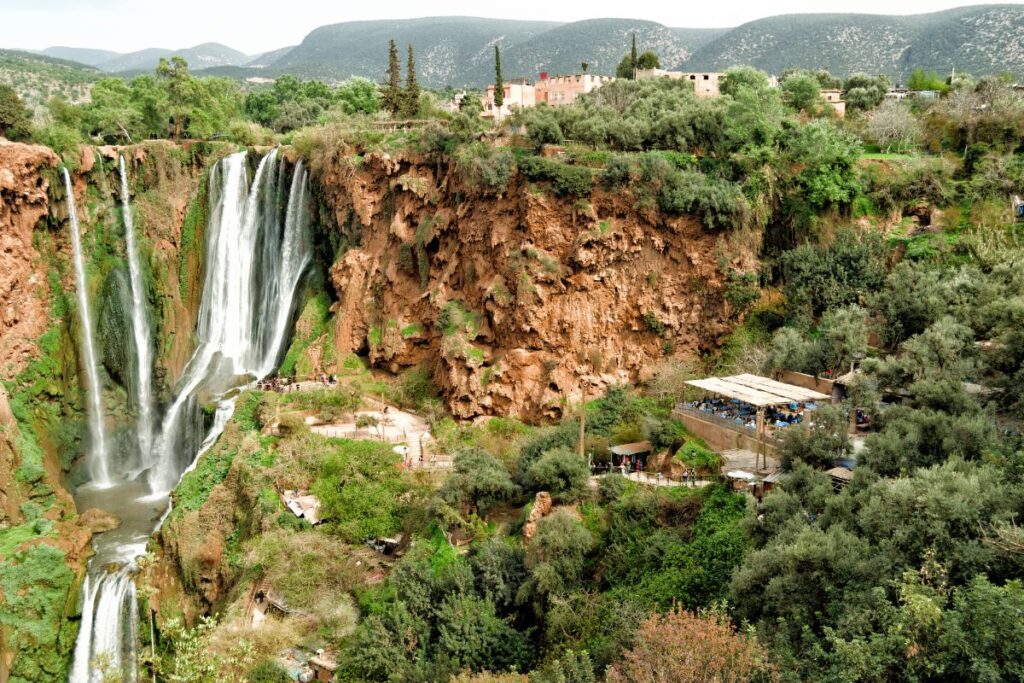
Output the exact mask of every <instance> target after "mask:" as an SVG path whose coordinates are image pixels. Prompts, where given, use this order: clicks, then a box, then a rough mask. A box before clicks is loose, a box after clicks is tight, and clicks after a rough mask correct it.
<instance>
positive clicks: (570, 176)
mask: <svg viewBox="0 0 1024 683" xmlns="http://www.w3.org/2000/svg"><path fill="white" fill-rule="evenodd" d="M519 170H520V171H522V173H523V175H524V176H526V178H527V179H528V180H532V181H535V182H541V181H549V182H550V183H551V184H552V185H553V187H554V189H555V194H557V195H562V196H565V195H573V196H577V197H583V196H586V195H589V194H590V191H591V189H592V188H593V185H594V171H593V169H590V168H587V167H586V166H570V165H568V164H564V163H561V162H559V161H554V160H552V159H545V158H543V157H536V156H529V157H525V158H523V159H522V160H520V162H519Z"/></svg>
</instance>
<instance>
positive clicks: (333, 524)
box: [312, 439, 409, 543]
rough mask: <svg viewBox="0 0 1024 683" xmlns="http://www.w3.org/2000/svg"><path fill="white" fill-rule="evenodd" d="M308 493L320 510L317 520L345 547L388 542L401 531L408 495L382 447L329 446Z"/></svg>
mask: <svg viewBox="0 0 1024 683" xmlns="http://www.w3.org/2000/svg"><path fill="white" fill-rule="evenodd" d="M323 442H324V450H326V451H327V453H326V454H325V456H324V458H323V461H322V463H321V466H320V473H319V476H318V477H317V479H316V480H315V481H314V482H313V486H312V491H313V494H314V495H316V496H317V497H318V498H319V499H320V502H321V504H322V506H323V508H322V511H321V517H323V518H324V519H325V520H327V521H325V524H326V525H327V527H328V528H329V529H331V530H332V531H333V532H334V533H336V534H337V535H338V536H340V537H341V538H342V539H343V540H344V541H346V542H348V543H362V542H363V541H365V540H366V539H368V538H376V537H379V536H391V535H393V534H395V533H397V532H398V531H399V530H401V528H402V521H403V519H404V515H405V510H406V505H407V503H406V502H405V501H404V497H403V494H404V493H405V492H406V491H407V490H408V489H409V486H408V485H407V483H406V482H405V479H404V478H403V476H402V472H401V471H400V470H399V469H397V468H396V465H397V464H398V463H399V460H400V458H399V456H397V455H396V454H395V453H394V452H393V451H392V450H391V446H389V445H388V444H386V443H380V442H376V441H341V442H335V443H336V445H333V446H328V443H329V442H328V441H327V439H324V440H323Z"/></svg>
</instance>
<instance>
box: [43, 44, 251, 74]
mask: <svg viewBox="0 0 1024 683" xmlns="http://www.w3.org/2000/svg"><path fill="white" fill-rule="evenodd" d="M38 54H42V55H46V56H48V57H54V58H58V59H66V60H71V61H75V62H79V63H80V64H85V65H87V66H91V67H95V68H97V69H100V70H102V71H107V72H110V73H120V72H125V71H130V72H138V71H152V70H153V69H155V68H156V65H157V64H158V63H159V62H160V58H161V57H166V58H170V57H174V56H179V57H183V58H184V59H185V60H186V61H187V62H188V63H189V66H191V67H192V69H194V70H199V69H207V68H211V67H217V66H242V65H245V64H248V63H249V62H250V61H252V59H253V58H252V57H250V56H249V55H247V54H245V53H244V52H239V51H238V50H235V49H233V48H230V47H228V46H227V45H221V44H220V43H203V44H201V45H195V46H193V47H188V48H182V49H180V50H168V49H166V48H160V47H151V48H147V49H145V50H136V51H135V52H125V53H121V52H112V51H110V50H92V49H89V48H79V47H48V48H46V49H45V50H40V51H39V53H38ZM267 54H269V53H267Z"/></svg>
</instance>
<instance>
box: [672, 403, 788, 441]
mask: <svg viewBox="0 0 1024 683" xmlns="http://www.w3.org/2000/svg"><path fill="white" fill-rule="evenodd" d="M674 412H679V413H682V414H684V415H691V416H693V417H696V418H698V419H700V420H704V421H705V422H710V423H712V424H715V425H718V426H719V427H724V428H726V429H730V430H732V431H734V432H737V433H739V434H744V435H746V436H749V437H751V438H752V439H756V438H758V435H757V429H756V428H753V427H748V426H747V425H746V424H736V423H735V422H734V421H733V420H730V419H729V418H725V417H721V416H719V415H717V414H715V413H708V412H705V411H703V410H698V409H697V408H691V407H690V406H688V405H686V404H685V403H677V404H676V407H675V411H674ZM762 439H763V440H764V442H765V443H768V444H772V445H775V446H777V445H779V444H780V443H782V442H781V441H780V440H779V439H778V438H776V437H775V436H773V435H772V434H770V433H769V432H767V431H765V434H764V436H763V437H762Z"/></svg>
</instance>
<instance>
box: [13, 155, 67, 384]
mask: <svg viewBox="0 0 1024 683" xmlns="http://www.w3.org/2000/svg"><path fill="white" fill-rule="evenodd" d="M59 163H60V159H59V158H58V157H57V155H56V154H54V153H53V152H52V151H51V150H50V149H49V148H47V147H40V146H37V145H21V144H16V143H12V142H8V141H6V140H3V139H0V378H2V379H10V378H12V377H14V376H15V375H17V374H18V372H20V371H21V370H22V368H24V367H25V364H26V363H28V361H29V360H30V359H31V357H32V355H33V353H34V352H35V348H36V347H35V342H36V339H37V338H38V337H39V336H40V335H41V334H42V333H43V332H45V331H46V327H47V324H48V322H49V305H48V303H47V294H46V292H47V289H46V287H47V273H46V264H45V261H43V260H42V259H41V258H40V256H39V253H38V252H37V251H36V248H35V246H33V231H34V230H35V229H36V226H37V225H39V223H40V222H41V221H43V220H44V219H45V218H46V216H47V214H48V213H49V210H50V202H49V197H48V191H49V186H50V182H51V179H54V178H56V177H57V175H56V168H57V165H58V164H59ZM47 170H52V171H53V172H52V173H46V172H45V171H47Z"/></svg>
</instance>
